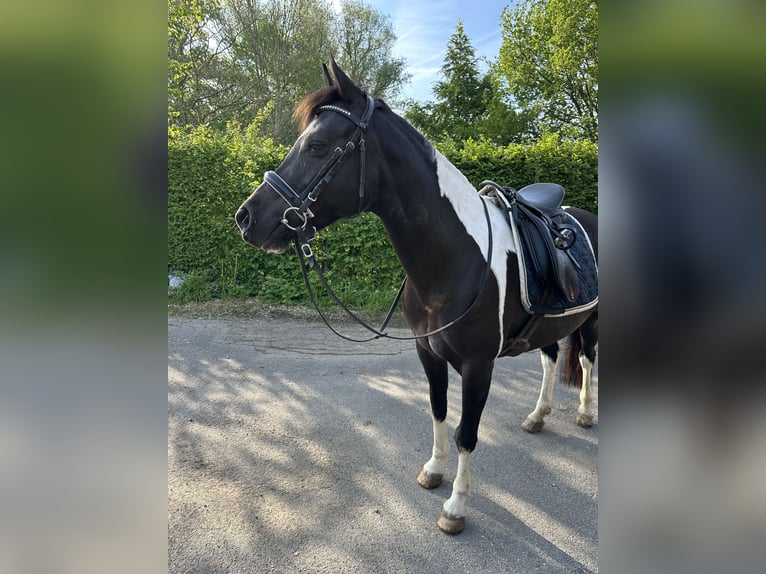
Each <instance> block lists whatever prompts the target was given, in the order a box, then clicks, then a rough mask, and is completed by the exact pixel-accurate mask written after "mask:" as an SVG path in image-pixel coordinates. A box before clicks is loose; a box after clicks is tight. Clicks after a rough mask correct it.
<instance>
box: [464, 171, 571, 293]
mask: <svg viewBox="0 0 766 574" xmlns="http://www.w3.org/2000/svg"><path fill="white" fill-rule="evenodd" d="M480 190H481V191H480V192H479V193H481V194H482V195H490V196H494V197H495V198H496V199H497V200H498V202H499V203H501V204H502V205H503V206H504V207H505V209H506V212H507V214H508V217H509V218H513V221H514V223H515V224H516V229H517V230H518V233H519V238H520V240H521V241H522V243H524V245H523V246H519V247H520V248H521V247H524V253H525V254H527V255H529V258H530V260H531V263H532V267H533V268H534V269H535V271H536V273H537V274H538V275H539V276H540V277H541V278H542V279H544V280H545V281H546V283H549V282H551V281H552V282H553V284H555V285H556V286H557V287H558V288H559V289H560V290H561V292H562V293H563V294H564V296H565V297H566V298H567V299H568V300H569V301H570V302H573V301H576V300H577V297H578V295H579V293H580V283H579V279H578V277H577V269H578V268H579V267H580V266H579V265H578V263H577V261H575V259H574V258H573V257H572V255H571V254H570V253H569V248H570V247H571V246H572V245H573V244H574V242H575V239H576V237H577V230H576V228H575V227H574V226H573V225H572V224H571V223H570V220H569V216H568V215H567V214H566V213H565V212H564V210H563V209H562V208H561V202H562V201H563V200H564V188H563V187H561V186H560V185H558V184H556V183H533V184H531V185H528V186H526V187H523V188H522V189H520V190H518V191H517V190H515V189H513V188H512V187H504V186H501V185H499V184H497V183H495V182H494V181H489V180H487V181H483V182H481V185H480Z"/></svg>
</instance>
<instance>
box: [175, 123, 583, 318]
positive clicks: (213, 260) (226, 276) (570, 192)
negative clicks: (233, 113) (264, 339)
mask: <svg viewBox="0 0 766 574" xmlns="http://www.w3.org/2000/svg"><path fill="white" fill-rule="evenodd" d="M253 131H254V130H252V129H242V128H241V127H240V126H239V125H238V124H234V123H231V124H229V125H228V126H227V129H226V131H224V132H217V131H215V130H212V129H209V128H204V127H200V128H193V129H183V130H182V129H176V128H173V129H171V130H170V137H169V140H168V192H169V195H168V266H169V269H170V270H171V271H173V273H175V274H180V275H181V276H183V277H185V282H184V284H183V285H182V286H181V287H180V288H179V289H178V290H176V291H175V292H174V293H173V294H172V295H171V298H172V300H173V301H176V302H184V301H199V300H203V299H205V298H224V297H235V298H240V297H245V296H258V297H261V298H263V299H264V300H267V301H270V302H274V303H287V304H291V303H292V304H308V302H309V300H308V297H307V295H306V293H305V288H304V286H303V281H302V279H301V274H300V266H299V264H298V261H297V260H296V257H295V255H294V254H293V253H292V252H288V253H285V254H282V255H274V254H268V253H265V252H263V251H261V250H258V249H254V248H252V247H250V246H248V245H247V244H245V243H244V242H243V241H242V239H241V238H240V234H239V232H238V230H237V228H236V224H235V223H234V212H235V211H236V210H237V208H238V207H239V205H240V204H241V203H242V201H244V200H245V199H246V198H247V196H248V195H249V194H250V193H251V192H252V190H253V189H254V188H255V187H256V186H257V185H258V183H260V180H261V177H262V174H263V172H264V171H267V170H269V169H273V168H274V167H275V166H277V165H278V164H279V163H280V162H281V160H282V158H283V157H284V155H285V154H286V153H287V148H285V147H283V146H278V145H275V144H274V143H273V141H271V140H270V139H259V138H256V137H253ZM438 147H439V148H440V150H441V151H442V153H444V154H445V155H446V156H447V157H448V158H449V159H450V160H451V161H452V162H453V163H454V164H455V165H456V166H457V167H458V168H459V169H460V170H461V171H462V172H463V173H464V174H465V175H466V176H467V177H468V179H469V180H470V181H471V182H472V183H473V184H474V185H476V186H478V184H479V182H480V181H481V180H483V179H493V180H495V181H497V182H499V183H503V184H506V185H512V186H514V187H516V188H520V187H522V186H524V185H526V184H529V183H533V182H536V181H553V182H557V183H560V184H561V185H563V186H564V187H565V189H566V191H567V196H566V202H567V204H569V205H574V206H578V207H585V208H587V209H591V210H593V211H596V209H597V204H598V202H597V187H596V185H597V148H596V145H595V144H593V143H591V142H584V141H579V142H573V141H565V140H562V139H560V138H559V137H558V136H555V135H550V136H546V137H544V138H542V139H541V140H540V141H539V142H537V143H535V144H531V145H515V144H513V145H508V146H496V145H494V144H492V143H491V142H489V141H486V140H479V141H474V140H468V141H467V142H464V143H463V144H460V145H459V144H457V143H455V142H454V141H449V140H448V141H445V142H443V143H441V144H439V145H438ZM312 246H313V248H314V251H315V252H316V253H317V258H318V260H319V261H320V263H321V264H322V266H323V270H324V271H325V274H326V276H327V279H328V281H329V282H330V284H331V285H332V286H333V288H334V289H335V290H336V291H337V293H338V294H339V295H340V297H341V298H342V300H343V301H344V302H345V303H346V304H348V305H350V306H354V307H365V308H368V309H374V310H384V309H386V308H387V307H388V305H389V304H390V302H391V300H392V299H393V297H394V295H395V294H396V291H397V289H398V287H399V285H400V283H401V280H402V278H403V277H404V272H403V270H402V268H401V266H400V264H399V262H398V260H397V258H396V254H395V253H394V251H393V248H392V247H391V244H390V242H389V240H388V237H387V235H386V233H385V231H384V229H383V226H382V224H381V222H380V221H379V220H378V219H377V217H376V216H374V215H372V214H366V213H365V214H362V215H360V216H358V217H355V218H353V219H349V220H345V221H341V222H338V223H336V224H334V225H332V226H330V227H329V228H326V229H323V230H322V231H320V232H319V234H318V238H317V240H316V241H315V242H313V243H312ZM311 280H312V285H313V286H314V289H315V292H317V294H318V296H319V299H320V304H322V305H324V306H328V305H330V304H331V303H330V301H329V299H328V297H327V296H326V295H325V294H324V293H323V290H322V289H321V288H320V286H319V284H318V281H317V280H316V278H315V277H314V276H313V274H312V279H311Z"/></svg>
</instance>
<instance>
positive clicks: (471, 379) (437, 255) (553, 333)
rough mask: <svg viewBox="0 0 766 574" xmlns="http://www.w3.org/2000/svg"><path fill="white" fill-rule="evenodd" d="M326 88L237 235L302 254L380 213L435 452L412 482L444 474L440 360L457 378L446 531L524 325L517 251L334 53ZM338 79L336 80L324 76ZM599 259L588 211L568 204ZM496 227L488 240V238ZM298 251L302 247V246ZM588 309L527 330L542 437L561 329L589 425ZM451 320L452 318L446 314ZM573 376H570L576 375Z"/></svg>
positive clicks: (460, 515) (498, 214) (461, 519)
mask: <svg viewBox="0 0 766 574" xmlns="http://www.w3.org/2000/svg"><path fill="white" fill-rule="evenodd" d="M330 70H331V72H332V75H331V74H330V71H328V69H327V67H324V77H325V86H324V87H323V88H322V89H320V90H318V91H317V92H315V93H313V94H310V95H309V96H307V97H306V98H305V99H304V100H303V101H302V102H301V103H300V104H299V105H298V106H297V108H296V111H295V117H296V118H297V119H298V120H299V122H300V127H301V134H300V136H299V137H298V139H297V141H296V142H295V144H294V145H293V147H292V148H291V150H290V152H289V153H288V154H287V157H286V158H285V160H284V161H283V162H282V164H281V165H280V166H279V167H278V168H277V169H276V171H271V172H267V173H266V174H265V176H264V182H263V183H262V184H261V185H260V186H258V188H257V189H256V190H255V191H254V192H253V193H252V194H251V195H250V197H248V198H247V200H245V202H244V203H243V204H242V206H241V207H240V208H239V210H238V211H237V212H236V215H235V220H236V223H237V225H238V227H239V230H240V231H241V233H242V238H243V239H244V240H245V241H246V242H247V243H249V244H251V245H253V246H255V247H258V248H261V249H264V250H266V251H269V252H274V253H281V252H284V251H285V250H286V249H287V248H288V247H289V246H290V245H291V244H293V245H295V246H299V248H300V250H301V252H302V253H303V254H304V255H306V256H307V257H309V258H313V253H312V251H311V247H310V245H309V241H310V240H311V239H312V237H313V234H314V233H315V232H316V230H319V229H322V228H323V227H326V226H328V225H330V224H331V223H333V222H335V221H337V220H339V219H342V218H348V217H352V216H354V215H356V214H358V213H359V212H361V211H368V212H372V213H374V214H376V215H377V216H378V217H379V218H380V220H381V221H382V223H383V226H384V228H385V230H386V233H387V234H388V236H389V238H390V240H391V244H392V245H393V247H394V250H395V251H396V254H397V256H398V258H399V260H400V262H401V264H402V267H403V268H404V270H405V272H406V274H407V280H406V283H405V286H404V291H403V296H402V307H403V312H404V317H405V319H406V321H407V324H408V325H409V327H410V329H411V330H412V333H413V334H414V335H415V336H416V337H418V338H416V339H415V341H416V342H415V349H416V351H417V354H418V357H419V359H420V361H421V363H422V365H423V369H424V370H425V374H426V377H427V379H428V384H429V389H430V401H431V415H432V421H433V434H434V439H433V450H432V456H431V458H430V459H429V460H428V461H427V462H426V463H425V465H424V466H423V468H422V470H421V472H420V475H419V476H418V483H419V484H420V485H421V486H422V487H424V488H436V487H437V486H439V485H440V484H441V482H442V478H443V476H444V473H445V470H446V468H447V459H448V455H449V451H450V445H449V440H448V437H447V425H446V422H445V419H446V415H447V378H448V365H451V366H452V367H453V368H454V369H455V371H457V373H459V375H460V377H461V381H462V413H461V418H460V423H459V424H458V426H457V428H456V429H455V435H454V438H455V442H456V444H457V449H458V467H457V474H456V477H455V480H454V482H453V487H452V493H451V496H450V497H449V499H448V500H447V501H446V502H445V503H444V506H443V509H442V511H441V513H440V515H439V518H438V521H437V524H438V526H439V528H441V529H442V530H443V531H445V532H447V533H450V534H457V533H459V532H461V531H462V530H463V528H464V526H465V516H466V498H467V496H468V493H469V488H470V461H471V453H472V452H473V451H474V449H475V448H476V442H477V433H478V427H479V419H480V418H481V414H482V411H483V409H484V405H485V403H486V401H487V396H488V394H489V388H490V382H491V377H492V370H493V366H494V363H495V359H496V358H498V357H499V356H505V355H509V354H518V353H509V352H508V351H507V349H508V342H509V341H512V340H513V339H514V338H515V337H517V335H518V334H519V333H520V332H522V330H524V329H525V326H526V325H527V324H528V322H529V320H530V313H528V312H527V311H526V310H525V309H524V308H523V306H522V301H521V295H520V289H521V287H520V281H519V269H518V266H517V253H518V247H517V246H516V244H515V242H514V240H513V236H512V234H511V233H510V231H509V227H508V223H507V221H506V219H505V215H504V213H503V211H502V209H501V207H498V206H497V205H496V204H495V203H493V202H490V201H489V200H488V199H487V198H486V197H483V196H482V195H480V194H478V193H477V192H476V189H475V188H474V187H473V186H472V185H471V183H470V182H469V181H468V180H467V179H466V177H465V176H464V175H463V174H462V173H460V171H458V169H457V168H456V167H455V166H453V165H452V164H451V163H450V162H449V161H448V160H447V159H446V158H445V157H444V156H443V155H442V154H441V153H439V152H438V151H437V150H436V149H435V148H434V147H433V146H432V145H431V144H430V143H429V142H428V141H427V140H426V139H425V138H424V137H423V136H422V135H421V134H420V133H419V132H418V131H417V130H416V129H414V128H413V127H412V126H411V125H410V124H409V123H408V122H407V121H406V120H404V119H403V118H401V117H400V116H398V115H397V114H395V113H394V112H392V111H391V109H390V108H389V107H388V106H387V105H386V104H385V102H383V101H381V100H379V99H373V98H371V97H369V96H367V94H366V93H365V92H364V91H363V90H362V89H360V88H359V87H358V86H356V85H355V84H354V83H353V82H352V81H351V80H350V79H349V78H348V76H347V75H346V74H345V73H344V72H343V71H342V70H341V69H340V68H339V67H338V66H337V64H336V63H335V61H334V60H333V59H332V58H331V59H330ZM333 77H334V79H333ZM566 211H567V212H568V213H570V214H571V215H572V216H574V217H575V218H576V219H577V220H578V221H579V222H580V224H581V225H582V227H583V228H584V229H585V230H586V232H587V234H588V236H589V239H590V243H591V245H592V247H593V251H594V252H595V253H596V254H597V250H598V241H597V218H596V216H595V215H594V214H592V213H590V212H587V211H584V210H582V209H575V208H567V209H566ZM490 234H491V238H490ZM299 254H300V253H299ZM597 309H598V308H597V306H596V307H593V308H591V309H588V310H586V311H582V312H575V313H571V314H567V315H564V316H554V317H549V316H545V317H543V318H541V319H540V320H539V321H537V322H536V325H535V328H534V329H532V330H530V331H529V332H528V333H527V332H525V334H528V341H527V343H528V345H527V348H528V349H540V351H541V359H542V370H543V381H542V388H541V390H540V395H539V398H538V401H537V405H536V406H535V408H534V410H533V411H532V412H531V413H530V414H529V416H528V417H527V419H526V420H525V421H524V422H523V423H522V426H523V428H524V429H525V430H527V431H529V432H537V431H539V430H540V429H541V428H542V426H543V418H544V417H545V415H547V414H548V413H550V411H551V401H552V393H553V383H554V378H555V373H556V366H557V357H558V351H559V344H558V341H559V340H561V339H563V338H565V337H567V336H568V337H569V345H568V358H567V363H568V365H567V366H566V367H565V370H566V373H565V376H566V377H569V379H570V381H569V382H570V383H572V382H574V383H576V384H580V385H581V391H580V405H579V408H578V414H577V418H576V422H577V424H579V425H580V426H583V427H589V426H591V425H592V421H593V413H592V405H591V403H592V398H591V369H592V367H593V364H594V362H595V360H596V342H597V337H598V310H597ZM456 319H459V320H457V321H455V320H456ZM572 377H576V379H575V380H571V379H572Z"/></svg>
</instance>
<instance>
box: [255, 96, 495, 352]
mask: <svg viewBox="0 0 766 574" xmlns="http://www.w3.org/2000/svg"><path fill="white" fill-rule="evenodd" d="M374 109H375V100H374V99H373V98H371V97H369V96H367V108H366V109H365V111H364V114H362V117H361V118H357V117H356V116H355V115H354V114H352V113H351V112H350V111H348V110H345V109H343V108H340V107H338V106H333V105H326V106H320V107H319V108H318V109H317V113H319V112H322V111H325V110H329V111H333V112H336V113H338V114H340V115H342V116H343V117H345V118H347V119H348V120H350V121H352V122H353V123H354V124H355V125H356V129H355V130H354V132H353V133H352V134H351V136H350V137H349V139H348V141H347V142H346V144H345V145H344V146H343V147H342V148H341V147H336V148H335V151H333V153H332V155H331V156H330V157H329V158H328V159H327V161H325V163H324V164H322V167H320V168H319V171H318V172H317V173H316V175H314V177H313V178H312V179H311V181H310V182H309V184H308V185H307V186H306V188H305V189H304V190H303V193H300V194H299V193H297V192H296V191H295V190H294V189H293V188H292V186H290V184H289V183H287V182H286V181H285V180H284V179H282V177H281V176H280V175H279V174H278V173H277V172H275V171H267V172H266V173H265V174H263V180H264V182H266V183H268V184H269V186H271V188H272V189H273V190H274V191H276V192H277V194H279V196H280V197H281V198H282V199H283V200H284V201H285V202H286V203H287V204H288V207H287V209H285V211H284V213H283V214H282V220H281V223H282V225H284V226H285V227H287V228H288V229H290V230H291V231H293V232H294V233H295V235H296V239H297V241H294V242H293V246H294V247H295V253H296V254H297V255H298V260H299V261H300V264H301V273H302V274H303V282H304V283H305V285H306V290H307V291H308V293H309V297H310V298H311V302H312V303H313V305H314V308H315V309H316V311H317V313H318V314H319V316H320V317H321V318H322V321H324V323H325V325H327V327H328V328H329V329H330V330H331V331H332V332H333V333H335V334H336V335H338V336H339V337H341V338H343V339H346V340H347V341H353V342H357V343H366V342H368V341H372V340H374V339H379V338H381V337H386V338H389V339H399V340H415V339H423V338H426V337H430V336H431V335H435V334H437V333H441V332H442V331H445V330H447V329H449V328H450V327H452V326H453V325H454V324H455V323H457V322H458V321H460V320H462V319H463V317H465V316H466V315H468V313H469V312H470V311H471V309H473V308H474V306H475V305H476V303H477V301H478V300H479V298H480V297H481V294H482V293H483V292H484V286H485V285H486V284H487V279H488V277H489V273H490V269H491V266H492V222H491V221H490V217H489V210H488V209H487V204H486V201H485V200H483V199H480V201H481V204H482V207H483V208H484V216H485V217H486V220H487V236H488V240H487V243H488V245H487V264H486V266H485V267H484V274H483V275H482V279H481V286H480V287H479V290H478V292H477V293H476V296H475V297H474V299H473V301H471V304H470V305H469V306H468V307H467V308H466V309H465V311H463V312H462V313H461V314H460V315H459V316H458V317H457V318H455V319H453V320H452V321H450V322H449V323H446V324H444V325H442V326H441V327H439V328H437V329H434V330H432V331H429V332H427V333H423V334H422V335H415V336H413V337H399V336H395V335H389V334H388V333H385V332H384V330H385V329H386V327H387V326H388V323H389V322H390V321H391V318H392V317H393V315H394V311H395V309H396V306H397V305H398V304H399V300H400V299H401V297H402V294H403V293H404V286H405V284H406V282H407V277H406V276H405V278H404V280H403V281H402V285H401V287H399V291H398V293H397V294H396V297H395V299H394V302H393V303H392V304H391V307H390V309H389V310H388V313H387V314H386V318H385V319H384V320H383V323H382V324H381V326H380V327H378V328H377V329H376V328H374V327H372V326H370V325H368V324H367V323H365V322H364V321H362V320H361V319H360V318H359V317H357V316H356V315H355V314H354V313H353V312H352V311H351V310H350V309H349V308H348V307H346V305H344V304H343V302H342V301H341V300H340V298H339V297H338V295H337V294H336V293H335V291H333V290H332V288H331V287H330V285H329V283H328V282H327V279H326V278H325V276H324V273H323V272H322V270H321V268H320V266H319V265H318V264H317V261H316V257H315V256H314V251H313V250H312V249H311V245H309V241H311V239H313V238H314V235H315V234H316V228H315V227H314V226H313V225H312V226H311V228H310V229H309V228H308V226H309V223H310V221H311V219H313V218H314V214H313V213H312V212H311V209H310V206H311V204H312V203H314V202H315V201H316V200H317V199H318V197H319V194H320V193H322V191H323V190H324V188H325V187H327V185H328V184H329V183H330V181H332V178H333V177H335V174H336V173H337V172H338V170H339V169H340V167H341V166H342V165H343V163H344V162H345V161H346V159H348V157H349V156H350V155H351V153H352V152H353V151H354V150H355V149H356V148H357V147H358V148H359V152H360V154H361V157H360V161H361V167H360V174H359V205H358V208H357V214H358V213H361V211H362V207H363V204H364V186H365V180H366V157H365V153H366V148H365V140H364V135H365V133H367V127H368V126H369V124H370V118H372V113H373V111H374ZM290 214H295V215H296V216H297V217H298V219H299V222H298V224H297V225H291V224H290V221H289V220H288V219H287V218H288V216H289V215H290ZM304 258H305V259H306V260H307V261H308V266H309V267H310V268H312V269H314V270H315V271H316V273H317V276H318V277H319V280H320V281H321V283H322V286H323V287H324V288H325V290H326V291H327V293H329V294H330V296H331V297H332V298H333V299H334V300H335V302H336V303H337V304H338V305H339V306H340V307H341V308H342V309H343V310H344V311H345V312H346V314H348V315H349V316H350V317H351V318H352V319H354V320H355V321H356V322H357V323H359V324H360V325H361V326H362V327H364V328H365V329H367V330H368V331H370V332H372V333H373V336H372V337H369V338H367V339H354V338H351V337H347V336H346V335H343V334H342V333H339V332H338V331H336V330H335V329H334V328H333V327H332V325H330V323H329V322H328V321H327V319H326V318H325V316H324V314H323V313H322V311H321V310H320V309H319V305H318V304H317V301H316V298H315V297H314V291H313V289H312V288H311V283H310V281H309V277H308V272H307V270H306V262H305V261H304Z"/></svg>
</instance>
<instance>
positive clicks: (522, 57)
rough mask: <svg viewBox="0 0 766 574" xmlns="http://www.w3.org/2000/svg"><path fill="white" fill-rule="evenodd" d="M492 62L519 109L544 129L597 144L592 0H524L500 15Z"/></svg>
mask: <svg viewBox="0 0 766 574" xmlns="http://www.w3.org/2000/svg"><path fill="white" fill-rule="evenodd" d="M502 26H503V44H502V46H501V48H500V55H499V57H498V61H497V63H496V66H495V67H496V69H497V71H498V72H499V73H500V74H501V75H502V76H503V77H504V78H505V79H506V81H507V82H508V87H509V90H510V92H511V93H512V94H513V95H514V97H515V98H516V100H517V101H518V103H519V105H520V106H521V107H522V109H526V110H529V111H530V112H533V113H534V114H535V115H538V116H539V119H540V123H541V126H542V127H548V128H551V129H553V130H555V131H558V132H559V133H561V134H562V135H566V136H569V137H580V138H586V139H589V140H591V141H594V142H595V141H597V139H598V6H597V4H596V2H595V1H594V0H522V1H521V2H519V3H517V4H516V5H515V6H514V7H513V9H511V8H510V6H508V7H506V8H505V9H504V10H503V14H502Z"/></svg>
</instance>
